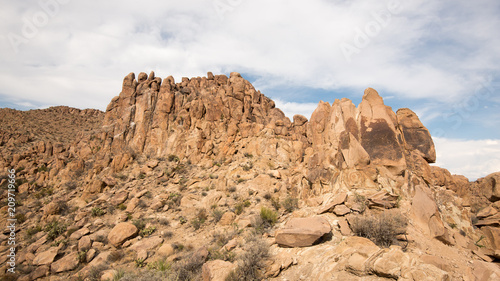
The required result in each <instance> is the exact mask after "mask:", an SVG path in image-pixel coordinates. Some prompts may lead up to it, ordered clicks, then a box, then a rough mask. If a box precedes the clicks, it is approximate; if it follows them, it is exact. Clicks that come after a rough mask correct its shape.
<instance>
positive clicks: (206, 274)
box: [202, 260, 236, 281]
mask: <svg viewBox="0 0 500 281" xmlns="http://www.w3.org/2000/svg"><path fill="white" fill-rule="evenodd" d="M234 269H236V265H235V264H233V263H231V262H228V261H223V260H213V261H209V262H206V263H205V264H204V265H203V267H202V278H203V281H224V280H226V277H227V276H228V275H229V273H231V271H233V270H234Z"/></svg>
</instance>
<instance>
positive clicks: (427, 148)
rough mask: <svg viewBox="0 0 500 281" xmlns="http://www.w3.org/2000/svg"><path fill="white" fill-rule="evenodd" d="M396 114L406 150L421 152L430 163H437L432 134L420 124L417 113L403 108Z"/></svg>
mask: <svg viewBox="0 0 500 281" xmlns="http://www.w3.org/2000/svg"><path fill="white" fill-rule="evenodd" d="M396 114H397V118H398V124H399V127H400V128H401V131H402V132H403V136H404V141H405V144H406V146H407V147H406V149H408V150H412V151H415V152H420V155H421V156H422V157H423V158H424V159H425V160H427V162H429V163H434V162H436V149H435V147H434V142H433V141H432V138H431V134H430V133H429V130H427V128H425V127H424V125H423V124H422V122H420V119H418V116H417V115H416V114H415V112H413V111H411V110H410V109H408V108H401V109H398V111H397V113H396Z"/></svg>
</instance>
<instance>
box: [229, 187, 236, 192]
mask: <svg viewBox="0 0 500 281" xmlns="http://www.w3.org/2000/svg"><path fill="white" fill-rule="evenodd" d="M227 191H228V192H231V193H233V192H235V191H236V186H231V187H230V188H228V189H227Z"/></svg>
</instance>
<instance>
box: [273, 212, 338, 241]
mask: <svg viewBox="0 0 500 281" xmlns="http://www.w3.org/2000/svg"><path fill="white" fill-rule="evenodd" d="M331 231H332V227H331V225H330V223H328V221H327V220H326V219H324V218H322V217H311V218H293V219H291V220H289V221H288V223H287V224H286V225H285V228H283V229H281V230H279V231H278V232H277V233H276V243H277V244H278V245H280V246H285V247H308V246H312V245H313V244H314V243H315V242H316V241H318V240H319V239H320V238H321V237H323V235H325V234H327V233H330V232H331Z"/></svg>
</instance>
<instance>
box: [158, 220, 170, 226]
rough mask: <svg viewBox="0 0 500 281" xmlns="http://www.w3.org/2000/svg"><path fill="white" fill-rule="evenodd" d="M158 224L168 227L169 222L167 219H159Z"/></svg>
mask: <svg viewBox="0 0 500 281" xmlns="http://www.w3.org/2000/svg"><path fill="white" fill-rule="evenodd" d="M158 223H159V224H160V225H163V226H169V225H170V221H169V220H168V219H167V218H159V219H158Z"/></svg>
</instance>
